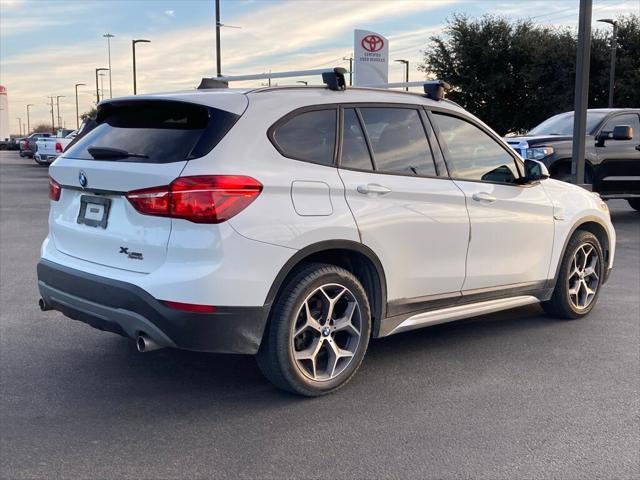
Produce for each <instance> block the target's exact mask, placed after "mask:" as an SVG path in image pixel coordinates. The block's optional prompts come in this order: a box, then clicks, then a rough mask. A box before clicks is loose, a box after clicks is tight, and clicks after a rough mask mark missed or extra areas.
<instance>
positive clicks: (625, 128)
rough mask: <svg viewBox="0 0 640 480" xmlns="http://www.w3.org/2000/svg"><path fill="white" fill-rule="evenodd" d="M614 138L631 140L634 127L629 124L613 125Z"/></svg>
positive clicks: (612, 136)
mask: <svg viewBox="0 0 640 480" xmlns="http://www.w3.org/2000/svg"><path fill="white" fill-rule="evenodd" d="M611 138H612V139H613V140H631V139H632V138H633V128H631V127H630V126H629V125H616V126H615V127H613V135H611Z"/></svg>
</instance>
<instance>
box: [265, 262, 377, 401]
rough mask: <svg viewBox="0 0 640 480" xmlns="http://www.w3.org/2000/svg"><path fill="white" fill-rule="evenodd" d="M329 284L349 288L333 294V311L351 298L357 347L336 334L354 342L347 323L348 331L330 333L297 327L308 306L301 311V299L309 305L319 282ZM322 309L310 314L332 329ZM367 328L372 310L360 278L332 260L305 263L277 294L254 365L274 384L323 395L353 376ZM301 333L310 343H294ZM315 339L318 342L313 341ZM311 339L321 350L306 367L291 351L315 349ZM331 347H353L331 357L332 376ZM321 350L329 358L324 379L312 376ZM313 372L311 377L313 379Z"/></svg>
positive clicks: (367, 341)
mask: <svg viewBox="0 0 640 480" xmlns="http://www.w3.org/2000/svg"><path fill="white" fill-rule="evenodd" d="M327 286H328V288H336V291H337V290H339V289H340V287H342V288H344V287H346V292H348V293H344V294H343V295H342V296H339V295H337V294H336V297H339V298H340V300H338V301H337V302H336V303H335V305H336V309H335V311H338V310H339V308H340V306H339V303H340V302H345V307H344V308H345V310H344V311H345V312H346V309H347V308H349V306H351V305H352V304H353V302H355V307H353V312H354V313H353V315H352V317H353V318H354V322H353V323H357V325H358V326H359V337H358V340H357V346H353V344H351V343H349V344H348V345H346V346H343V345H341V344H340V343H341V341H342V339H341V338H339V337H338V336H339V335H341V334H343V333H344V334H347V337H348V342H352V341H353V342H354V343H355V340H354V339H355V338H356V335H355V334H353V333H351V328H349V332H346V331H344V332H331V333H327V330H326V329H325V328H324V327H323V328H322V330H320V331H319V332H318V331H316V330H314V329H311V328H310V329H309V330H304V328H302V329H300V328H299V325H301V320H303V315H306V309H305V310H304V312H303V307H305V304H307V305H309V302H311V300H312V296H313V295H316V294H317V293H316V292H318V291H319V289H320V287H323V288H327ZM318 303H321V302H318ZM322 308H324V307H322V306H321V309H320V311H319V312H318V313H314V314H313V315H312V317H313V318H316V317H317V318H320V320H319V323H320V325H323V326H327V327H328V326H330V325H331V326H332V327H331V328H333V329H334V330H335V327H333V325H334V322H333V320H329V321H326V323H322V322H323V319H322V317H323V316H324V310H322ZM346 316H347V315H346V313H345V317H346ZM304 318H306V316H305V317H304ZM302 323H304V322H302ZM335 325H337V323H335ZM296 328H298V329H299V330H298V331H303V333H300V334H298V335H297V336H296V335H295V334H294V329H296ZM304 332H306V333H304ZM370 332H371V310H370V307H369V299H368V298H367V294H366V292H365V290H364V288H363V287H362V284H361V283H360V282H359V281H358V279H357V278H356V277H355V276H354V275H353V274H352V273H351V272H349V271H347V270H345V269H344V268H341V267H337V266H335V265H330V264H324V263H311V264H307V265H304V266H302V267H301V268H300V269H299V270H298V271H297V272H295V273H294V274H293V275H292V276H291V277H290V279H289V280H288V281H287V283H286V285H284V287H283V289H282V291H281V293H280V294H279V296H278V299H277V301H276V303H275V305H274V309H273V311H272V315H271V317H270V320H269V324H268V325H267V329H266V331H265V334H264V338H263V340H262V345H261V346H260V350H259V352H258V356H257V360H258V366H259V367H260V370H261V371H262V373H263V374H264V375H265V377H267V378H268V379H269V380H270V381H271V382H272V383H273V384H274V385H275V386H276V387H278V388H281V389H283V390H286V391H289V392H292V393H296V394H299V395H304V396H308V397H315V396H319V395H325V394H327V393H330V392H333V391H335V390H337V389H338V388H340V387H342V386H343V385H344V384H346V383H347V382H348V381H349V380H350V379H351V377H353V375H354V374H355V372H356V371H357V370H358V367H359V366H360V364H361V363H362V359H363V358H364V355H365V353H366V351H367V346H368V344H369V337H370ZM325 334H326V335H327V336H325ZM304 335H307V336H308V337H312V338H313V341H311V342H310V345H309V347H308V348H306V349H302V350H298V347H300V348H302V347H301V346H300V345H299V344H298V343H296V342H302V341H303V340H304ZM343 338H345V337H343ZM316 340H317V343H314V341H316ZM331 340H332V341H333V346H332V345H330V344H329V342H330V341H331ZM314 344H315V345H318V344H319V345H320V347H319V348H318V349H317V350H316V351H318V352H319V354H318V355H315V356H314V360H313V361H312V364H309V363H307V364H305V365H310V366H308V367H305V366H303V362H304V361H299V360H296V359H294V352H298V353H303V351H306V350H308V349H313V348H312V347H313V345H314ZM335 347H340V349H342V348H345V347H346V348H347V349H349V350H353V352H352V353H353V356H351V357H349V358H341V357H339V356H338V355H336V356H335V357H334V358H340V360H338V361H335V362H334V364H333V365H334V366H333V368H334V369H335V370H338V368H337V365H338V364H339V363H340V365H341V366H340V368H341V371H340V372H336V374H335V376H332V375H333V374H334V370H331V368H330V364H329V362H330V360H329V359H330V358H331V357H330V356H329V355H330V353H329V352H332V351H334V350H331V348H335ZM340 349H339V350H340ZM340 351H341V352H342V351H346V350H340ZM322 354H324V355H325V356H324V358H325V359H327V360H326V364H327V369H328V370H331V372H332V373H331V374H330V375H329V376H328V377H327V378H324V379H322V378H320V376H318V379H315V378H316V373H317V371H316V364H319V363H320V362H319V360H322V358H319V357H321V356H322ZM309 362H311V360H309ZM311 375H313V377H314V378H311Z"/></svg>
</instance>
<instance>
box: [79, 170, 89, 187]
mask: <svg viewBox="0 0 640 480" xmlns="http://www.w3.org/2000/svg"><path fill="white" fill-rule="evenodd" d="M78 182H80V186H81V187H82V188H85V187H86V186H87V184H88V183H89V180H88V179H87V174H86V173H84V171H82V170H80V173H79V174H78Z"/></svg>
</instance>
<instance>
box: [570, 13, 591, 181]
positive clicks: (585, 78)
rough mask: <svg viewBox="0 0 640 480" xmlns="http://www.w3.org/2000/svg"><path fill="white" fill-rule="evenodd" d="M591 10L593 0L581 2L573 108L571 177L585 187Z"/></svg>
mask: <svg viewBox="0 0 640 480" xmlns="http://www.w3.org/2000/svg"><path fill="white" fill-rule="evenodd" d="M591 10H592V0H580V17H579V19H578V51H577V52H576V85H575V98H574V107H573V158H572V161H571V177H572V180H573V181H574V183H575V184H576V185H584V163H585V143H586V135H587V106H588V102H589V55H590V54H591Z"/></svg>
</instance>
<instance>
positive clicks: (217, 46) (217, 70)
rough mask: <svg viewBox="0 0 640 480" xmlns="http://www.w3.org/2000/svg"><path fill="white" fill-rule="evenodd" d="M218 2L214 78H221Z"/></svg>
mask: <svg viewBox="0 0 640 480" xmlns="http://www.w3.org/2000/svg"><path fill="white" fill-rule="evenodd" d="M221 26H222V24H221V23H220V0H216V76H218V77H221V76H222V59H221V58H220V27H221Z"/></svg>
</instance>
